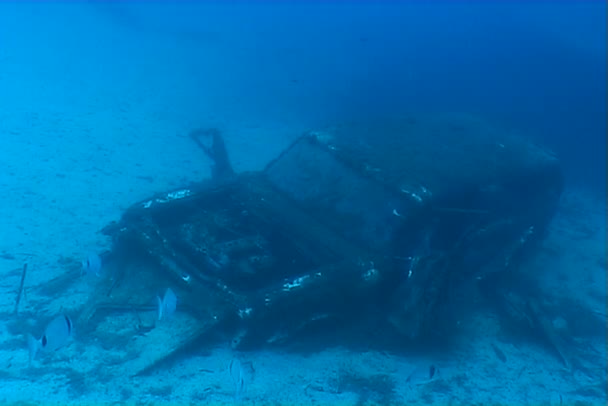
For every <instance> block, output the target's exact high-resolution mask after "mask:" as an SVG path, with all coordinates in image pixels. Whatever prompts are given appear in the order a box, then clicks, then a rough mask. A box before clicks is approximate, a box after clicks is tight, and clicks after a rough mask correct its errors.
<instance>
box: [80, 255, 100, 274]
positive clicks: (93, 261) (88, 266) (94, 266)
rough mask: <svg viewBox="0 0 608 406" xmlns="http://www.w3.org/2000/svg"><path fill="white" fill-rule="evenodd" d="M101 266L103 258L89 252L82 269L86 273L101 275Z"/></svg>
mask: <svg viewBox="0 0 608 406" xmlns="http://www.w3.org/2000/svg"><path fill="white" fill-rule="evenodd" d="M101 267H102V262H101V258H100V257H99V255H97V254H95V253H91V254H89V256H88V257H87V258H86V259H85V260H83V261H82V271H83V273H84V274H85V275H95V276H99V272H100V271H101Z"/></svg>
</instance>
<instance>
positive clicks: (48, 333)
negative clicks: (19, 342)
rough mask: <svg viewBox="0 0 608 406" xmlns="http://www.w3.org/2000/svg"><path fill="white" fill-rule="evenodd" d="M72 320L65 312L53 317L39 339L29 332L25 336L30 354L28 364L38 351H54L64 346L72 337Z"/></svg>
mask: <svg viewBox="0 0 608 406" xmlns="http://www.w3.org/2000/svg"><path fill="white" fill-rule="evenodd" d="M72 330H73V325H72V320H70V318H69V317H68V316H66V315H65V314H62V315H59V316H57V317H55V318H54V319H53V320H51V322H50V323H49V324H48V325H47V326H46V328H45V329H44V334H43V335H42V337H40V338H39V339H36V338H34V336H32V335H31V334H28V336H27V346H28V350H29V356H30V358H29V359H30V364H31V362H32V361H33V360H34V359H35V358H36V354H37V353H38V351H41V350H42V351H48V352H51V351H56V350H58V349H59V348H61V347H64V346H65V345H66V344H67V343H68V341H69V339H70V338H71V337H72Z"/></svg>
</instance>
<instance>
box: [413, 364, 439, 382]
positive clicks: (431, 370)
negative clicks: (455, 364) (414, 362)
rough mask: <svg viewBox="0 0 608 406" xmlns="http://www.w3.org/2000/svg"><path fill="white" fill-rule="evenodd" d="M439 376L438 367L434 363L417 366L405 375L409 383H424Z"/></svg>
mask: <svg viewBox="0 0 608 406" xmlns="http://www.w3.org/2000/svg"><path fill="white" fill-rule="evenodd" d="M438 378H439V369H437V367H436V366H435V365H429V366H419V367H417V368H415V369H414V370H413V371H412V372H411V373H410V375H409V376H408V377H407V379H406V380H405V382H407V383H409V384H410V385H424V384H427V383H429V382H432V381H434V380H436V379H438Z"/></svg>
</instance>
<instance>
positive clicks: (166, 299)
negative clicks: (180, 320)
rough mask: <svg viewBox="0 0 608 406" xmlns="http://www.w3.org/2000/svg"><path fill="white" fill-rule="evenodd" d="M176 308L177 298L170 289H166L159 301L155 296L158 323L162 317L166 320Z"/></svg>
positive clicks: (158, 297)
mask: <svg viewBox="0 0 608 406" xmlns="http://www.w3.org/2000/svg"><path fill="white" fill-rule="evenodd" d="M176 308H177V296H175V293H174V292H173V290H171V288H167V290H166V291H165V295H164V296H163V298H162V299H161V298H160V296H156V309H157V311H158V321H161V320H162V319H163V317H165V318H168V317H171V316H172V315H173V313H175V309H176Z"/></svg>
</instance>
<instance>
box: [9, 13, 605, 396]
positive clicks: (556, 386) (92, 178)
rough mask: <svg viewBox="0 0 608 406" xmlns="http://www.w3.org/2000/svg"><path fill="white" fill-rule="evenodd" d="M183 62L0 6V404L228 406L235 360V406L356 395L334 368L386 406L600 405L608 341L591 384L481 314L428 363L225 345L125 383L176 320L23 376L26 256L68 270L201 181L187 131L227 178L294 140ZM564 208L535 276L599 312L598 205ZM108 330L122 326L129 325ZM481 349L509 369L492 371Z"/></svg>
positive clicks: (47, 16) (68, 353)
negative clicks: (243, 364)
mask: <svg viewBox="0 0 608 406" xmlns="http://www.w3.org/2000/svg"><path fill="white" fill-rule="evenodd" d="M211 47H213V46H211ZM191 51H192V52H188V50H187V49H183V48H178V47H176V46H175V44H173V43H172V42H171V41H170V40H163V39H162V38H159V37H154V36H152V37H147V36H136V35H134V34H133V32H130V31H129V30H126V29H125V28H124V27H123V28H121V27H120V26H110V25H108V22H107V21H105V20H103V19H99V18H97V17H95V15H94V14H93V13H92V12H90V11H89V10H87V9H86V6H76V5H72V6H45V5H42V4H41V3H36V5H25V6H20V7H15V6H13V5H10V4H5V3H2V4H0V137H1V143H0V165H1V168H2V170H1V171H0V190H1V192H2V194H1V195H2V198H1V199H0V214H1V216H0V222H1V223H0V253H2V254H6V255H11V256H13V257H14V259H0V275H4V277H3V278H2V283H0V312H2V314H3V319H2V320H0V340H1V342H4V343H5V344H4V345H3V346H1V347H0V403H6V402H17V401H32V402H33V403H41V404H48V403H62V404H64V403H67V402H71V403H75V404H83V403H86V404H97V403H113V402H119V401H121V402H127V403H136V402H142V403H141V404H163V403H170V402H171V403H172V404H176V403H179V404H187V403H198V402H203V401H205V402H214V403H233V402H234V397H233V392H234V387H233V383H232V381H231V378H230V374H229V372H228V365H229V363H230V360H231V359H233V358H234V357H239V358H240V359H242V360H243V361H251V362H252V364H253V365H254V367H255V370H256V372H255V377H254V378H253V379H252V380H250V382H248V385H247V391H246V392H245V394H244V396H243V399H244V400H245V401H247V402H250V403H257V404H269V403H289V404H302V403H312V402H316V403H322V404H327V403H342V404H356V403H357V402H358V401H359V400H361V397H360V396H363V397H364V398H365V396H366V395H365V394H363V395H361V394H357V393H354V392H355V390H354V389H353V388H352V387H351V386H349V385H348V383H345V382H343V380H344V378H340V376H343V374H342V373H343V372H345V371H346V372H349V373H351V374H355V375H356V374H360V375H363V376H372V375H374V374H386V375H388V376H389V377H390V378H391V379H394V381H395V385H396V386H395V388H394V390H395V393H394V397H393V398H392V399H393V400H394V401H396V402H399V403H404V402H407V403H411V404H415V403H420V404H424V403H430V402H439V403H452V404H473V403H477V404H481V403H483V404H489V403H492V404H495V403H503V404H521V403H523V402H528V403H532V404H540V403H543V404H549V403H551V404H572V403H573V402H574V401H577V400H581V401H586V402H590V403H598V404H599V402H600V400H599V399H598V398H594V396H595V394H596V393H598V391H599V393H601V387H602V386H597V388H596V386H594V385H603V388H604V392H603V393H604V395H605V385H606V380H605V361H604V363H603V364H602V363H601V361H599V360H600V359H604V360H605V359H606V349H605V346H604V345H603V344H605V343H602V342H601V340H600V342H598V343H593V345H594V346H596V349H597V350H598V351H599V356H598V367H599V368H598V369H597V370H596V371H594V373H595V375H593V376H588V375H586V374H583V373H581V372H580V371H574V372H567V371H564V369H563V367H562V366H561V364H560V363H559V361H558V360H557V359H556V358H555V357H554V356H553V355H552V354H551V353H549V352H548V351H546V350H543V349H542V348H540V347H539V346H537V345H534V344H533V343H527V342H523V343H509V342H507V341H501V339H500V338H499V337H498V336H497V334H498V333H497V330H498V328H497V327H496V322H495V320H494V319H493V318H492V317H491V316H488V315H487V314H478V315H477V314H473V315H472V316H471V319H470V320H466V321H464V322H463V323H464V324H463V328H467V327H465V325H468V326H469V327H470V326H471V325H482V326H483V328H484V331H486V332H487V334H484V335H480V336H478V337H476V338H475V339H474V340H471V341H469V342H466V343H463V344H462V345H461V346H460V347H458V348H455V349H454V350H453V351H452V352H451V353H450V354H448V355H444V356H442V357H441V358H439V359H429V358H424V357H423V356H420V357H418V358H412V357H406V356H403V355H401V356H399V355H392V354H387V353H378V352H373V351H370V352H364V353H351V352H348V351H346V350H344V349H329V350H327V351H324V352H321V353H317V354H312V355H309V356H302V355H297V354H288V353H280V352H278V353H277V352H261V353H245V354H234V353H232V351H231V350H230V349H229V348H228V347H226V348H219V349H216V350H214V351H213V352H212V353H211V354H209V355H200V356H193V357H192V358H189V359H186V360H183V361H182V362H181V363H179V364H178V365H175V366H173V367H171V368H170V369H168V370H166V371H164V372H161V373H158V374H155V375H152V376H150V377H145V378H131V377H130V376H129V371H134V370H136V369H137V367H138V365H140V364H141V363H142V359H143V358H144V357H147V356H149V354H151V353H153V352H154V348H155V347H157V346H162V345H165V344H167V343H168V342H170V341H171V340H172V333H173V334H175V332H176V331H179V329H180V328H184V329H185V328H187V326H188V322H189V320H187V319H186V316H183V315H181V316H180V315H179V314H178V315H176V318H175V319H174V320H170V321H168V323H173V325H172V326H171V327H168V326H167V325H159V327H158V328H157V329H155V330H154V331H152V332H151V333H150V334H148V335H146V336H143V337H141V336H138V337H134V339H133V340H131V341H129V342H128V343H124V345H123V347H122V348H118V349H117V348H115V347H112V348H108V346H107V345H106V344H104V342H103V339H102V338H101V337H100V338H98V339H96V338H95V337H79V336H78V334H77V326H76V334H75V339H74V342H73V343H72V344H71V345H70V346H69V347H67V348H65V349H63V350H61V351H58V352H57V353H56V354H52V355H49V356H46V357H45V356H43V357H41V358H40V359H38V360H36V362H35V363H34V365H33V366H32V367H31V368H28V365H27V351H26V348H25V341H24V340H23V337H22V336H21V335H20V334H18V333H17V332H14V331H10V330H8V326H9V324H10V323H11V321H13V320H12V317H14V316H12V315H11V312H12V309H13V306H14V301H15V290H16V287H17V285H18V282H19V272H14V271H15V270H16V269H20V268H21V266H22V265H23V263H24V262H28V264H29V274H28V277H27V285H28V286H33V285H36V284H40V283H44V282H45V281H46V280H48V279H50V278H52V277H55V276H57V275H59V274H61V273H62V272H65V268H64V267H62V265H60V263H59V262H58V260H59V259H61V258H75V259H80V258H83V257H85V256H86V255H87V254H88V253H89V252H91V251H93V252H96V251H101V250H103V249H106V248H108V247H109V245H108V241H107V240H106V239H105V238H104V237H103V236H101V235H100V234H99V233H98V231H99V230H100V229H101V228H102V227H103V226H105V225H106V224H107V223H108V222H110V221H112V220H117V219H118V218H119V216H120V214H121V211H122V210H123V209H124V208H126V207H127V206H129V205H130V204H132V203H134V202H136V201H138V200H139V199H142V198H144V197H146V196H148V195H150V194H151V193H153V192H157V191H163V190H166V189H168V188H171V187H174V186H178V185H182V184H184V183H185V182H189V181H194V180H199V179H201V178H203V177H206V176H208V175H209V172H208V165H209V162H207V160H206V158H205V157H204V156H203V154H202V153H201V151H200V150H198V149H196V148H194V147H193V145H192V143H191V141H190V140H189V139H188V138H187V137H186V136H185V135H186V134H187V132H188V131H190V130H191V129H193V128H196V127H199V126H203V127H206V126H218V127H220V128H221V129H222V130H224V132H225V134H226V139H227V143H228V147H229V149H230V151H231V152H232V156H233V160H234V165H235V167H236V169H237V170H239V171H242V170H249V169H256V168H260V167H262V166H263V165H264V164H265V162H267V161H268V160H269V159H271V158H272V157H274V156H275V154H276V153H277V152H278V151H280V150H281V149H282V148H283V147H284V146H285V145H286V144H287V143H288V142H289V141H290V140H291V139H292V138H293V137H294V136H296V135H298V134H299V133H300V132H301V130H302V129H303V125H302V123H299V122H297V120H295V119H291V118H289V117H288V118H285V117H281V116H279V118H275V119H274V120H269V119H268V117H264V118H260V119H259V120H258V119H255V118H252V117H251V116H248V115H247V114H243V113H242V111H241V110H240V107H239V104H238V100H233V98H234V95H231V96H225V97H224V96H222V89H221V84H220V85H218V84H217V83H214V81H213V80H210V79H209V74H211V73H212V72H213V69H217V67H216V66H215V65H214V62H213V61H208V62H207V63H205V62H201V59H200V58H197V59H196V61H192V64H189V63H188V61H189V60H188V58H189V57H190V55H191V54H194V53H195V52H194V50H191ZM196 52H201V49H196ZM209 52H210V54H211V55H217V53H218V52H219V51H218V49H217V48H213V49H210V50H209ZM193 66H194V67H193ZM228 81H229V80H227V79H225V80H224V81H223V82H222V83H223V84H225V83H227V82H228ZM231 101H233V102H234V104H230V102H231ZM227 106H235V107H232V108H229V107H227ZM563 207H564V208H563V210H562V212H561V214H560V216H559V217H558V219H557V220H556V221H555V223H554V226H553V227H552V233H551V235H550V236H549V239H548V241H547V243H546V246H547V247H549V249H548V250H547V251H546V253H544V254H543V256H542V257H541V258H540V259H539V260H538V262H537V263H535V264H534V266H536V267H538V268H542V269H543V270H544V271H546V272H547V273H548V274H554V275H565V276H564V279H560V280H559V281H558V282H552V281H554V280H555V279H551V277H550V275H549V277H548V278H547V280H548V282H547V284H548V286H551V283H554V286H555V289H560V288H561V289H562V290H563V291H564V294H571V295H573V296H576V297H579V298H581V299H584V300H587V298H589V297H591V298H592V299H590V300H591V301H592V302H591V303H592V306H593V307H594V309H596V310H597V311H598V312H602V311H603V312H605V311H606V307H605V304H606V302H605V300H606V279H605V278H606V276H605V272H606V252H605V248H606V238H605V236H606V229H605V225H606V209H605V207H606V206H605V202H596V201H594V200H593V199H591V198H586V197H585V196H584V195H582V194H581V193H578V194H577V193H574V192H571V191H569V192H568V193H567V194H566V196H565V198H564V205H563ZM531 266H532V265H531ZM74 290H75V291H74V292H69V294H68V293H66V295H62V296H61V297H57V298H54V299H49V298H40V297H35V296H34V295H33V294H31V295H29V296H27V297H25V298H24V299H23V301H22V303H21V309H22V310H24V311H27V310H28V308H30V309H31V308H32V306H33V305H34V304H39V303H40V302H41V301H46V302H47V303H46V304H45V306H43V308H45V309H47V310H46V312H43V314H41V315H40V317H46V316H48V315H49V314H53V313H54V312H56V311H59V308H61V307H62V306H64V307H66V308H70V307H75V306H77V305H78V303H79V302H82V301H83V300H84V299H85V298H86V292H87V285H86V282H85V281H83V282H78V283H77V286H76V288H75V289H74ZM604 314H605V313H604ZM604 317H605V316H604ZM32 322H33V321H32ZM114 323H116V326H114V328H117V329H119V328H124V326H126V325H129V323H130V321H129V320H115V321H114ZM34 329H35V328H34V327H33V326H32V330H30V331H31V332H35V333H39V331H38V330H36V331H34ZM27 332H28V331H23V332H22V334H25V333H27ZM492 343H496V344H497V345H498V346H499V347H500V348H501V350H502V351H504V353H505V355H506V357H507V362H505V363H503V362H501V361H500V360H498V359H497V357H496V356H495V354H494V352H493V350H492V348H491V344H492ZM143 361H145V360H143ZM431 363H433V364H435V365H437V366H438V368H439V370H440V379H438V380H436V381H434V382H431V383H429V384H426V385H411V384H409V383H406V378H407V376H409V374H410V373H411V372H412V371H413V370H414V369H415V368H416V367H418V366H420V365H422V366H426V365H430V364H431ZM602 365H603V368H604V369H603V370H602V369H601V368H602ZM341 379H342V380H341ZM602 379H603V381H602ZM585 388H591V389H589V390H587V391H585V390H584V389H585ZM598 388H600V389H598ZM368 395H369V401H370V402H382V401H383V398H382V396H380V395H378V394H376V393H374V392H373V391H371V390H370V391H368ZM560 397H561V400H560Z"/></svg>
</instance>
